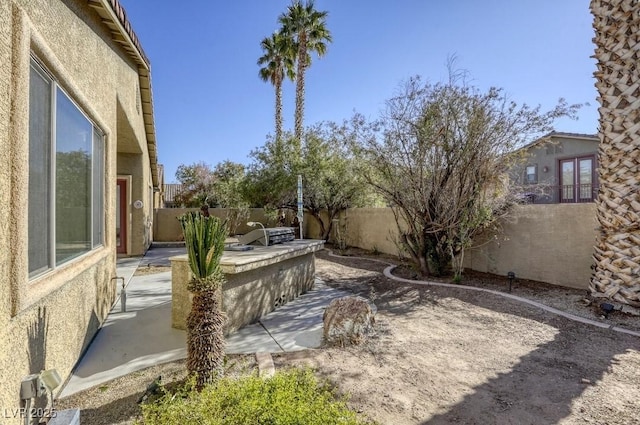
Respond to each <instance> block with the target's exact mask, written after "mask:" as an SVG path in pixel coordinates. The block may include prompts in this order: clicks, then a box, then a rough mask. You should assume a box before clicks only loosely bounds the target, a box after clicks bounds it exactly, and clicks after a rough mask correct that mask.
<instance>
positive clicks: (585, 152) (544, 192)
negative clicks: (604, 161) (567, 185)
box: [510, 132, 600, 204]
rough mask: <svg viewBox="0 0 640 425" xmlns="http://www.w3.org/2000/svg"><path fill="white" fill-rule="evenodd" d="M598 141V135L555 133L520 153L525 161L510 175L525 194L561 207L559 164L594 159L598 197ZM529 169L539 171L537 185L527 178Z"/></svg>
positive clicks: (538, 200) (540, 201)
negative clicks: (570, 160)
mask: <svg viewBox="0 0 640 425" xmlns="http://www.w3.org/2000/svg"><path fill="white" fill-rule="evenodd" d="M599 142H600V141H599V139H598V137H597V136H596V135H589V134H575V133H560V132H552V133H549V134H548V135H546V136H544V137H542V138H541V139H539V140H536V141H534V142H533V143H531V144H529V145H527V146H525V147H523V148H522V149H521V152H522V155H523V158H522V161H521V162H519V163H518V164H517V165H516V166H515V167H514V168H513V169H512V170H511V172H510V178H511V180H512V181H513V182H514V183H515V184H516V185H518V186H521V187H522V191H523V192H525V193H531V194H534V195H535V199H534V200H533V201H534V202H535V203H537V204H538V203H539V204H551V203H558V202H559V201H560V198H559V185H560V161H561V160H565V159H572V158H579V157H589V156H592V157H593V181H592V183H593V191H594V192H593V193H594V197H595V194H596V192H595V191H596V190H597V186H598V180H597V172H596V171H595V170H596V169H597V166H598V164H597V160H598V155H597V153H598V145H599ZM527 166H533V167H535V169H536V182H535V183H529V182H527V178H526V171H525V170H526V168H527Z"/></svg>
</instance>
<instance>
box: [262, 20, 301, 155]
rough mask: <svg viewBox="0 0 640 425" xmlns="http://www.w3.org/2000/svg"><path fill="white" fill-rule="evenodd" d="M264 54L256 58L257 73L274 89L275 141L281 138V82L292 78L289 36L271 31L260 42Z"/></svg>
mask: <svg viewBox="0 0 640 425" xmlns="http://www.w3.org/2000/svg"><path fill="white" fill-rule="evenodd" d="M260 47H262V50H263V51H264V54H263V55H262V56H260V58H259V59H258V65H261V66H262V65H264V66H263V67H262V68H260V71H259V75H260V78H262V80H263V81H268V82H270V83H271V84H273V86H274V87H275V89H276V143H281V139H282V82H283V81H284V78H285V77H287V78H289V79H290V80H291V81H293V80H294V78H295V76H296V73H295V71H294V62H295V49H294V46H293V44H292V43H291V39H290V38H289V37H286V36H284V34H282V33H277V32H276V33H273V35H272V36H271V37H266V38H265V39H263V40H262V41H261V42H260Z"/></svg>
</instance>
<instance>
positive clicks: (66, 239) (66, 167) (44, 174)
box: [28, 60, 104, 276]
mask: <svg viewBox="0 0 640 425" xmlns="http://www.w3.org/2000/svg"><path fill="white" fill-rule="evenodd" d="M103 139H104V138H103V135H102V132H101V131H100V130H99V129H98V128H97V127H96V126H95V125H94V124H93V123H92V122H91V121H90V120H89V119H88V118H87V117H86V116H85V115H84V113H83V112H82V111H81V110H80V109H79V108H78V107H77V106H76V104H75V103H73V101H72V100H71V99H70V98H69V96H67V95H66V94H65V92H64V91H62V89H61V88H60V87H59V86H58V85H57V84H56V82H55V80H54V79H53V78H51V76H50V75H49V74H48V73H47V72H46V71H45V70H44V69H43V68H42V67H41V66H40V65H39V64H38V63H37V62H36V61H35V60H32V61H31V75H30V81H29V211H28V215H29V229H28V234H29V275H30V276H35V275H38V274H41V273H43V272H45V271H47V270H49V269H52V268H55V267H56V266H58V265H60V264H63V263H65V262H67V261H69V260H71V259H73V258H76V257H78V256H79V255H82V254H84V253H86V252H88V251H90V250H92V249H93V248H96V247H98V246H100V245H102V243H103V241H104V236H103V233H104V201H103V198H104V186H103V185H104V140H103Z"/></svg>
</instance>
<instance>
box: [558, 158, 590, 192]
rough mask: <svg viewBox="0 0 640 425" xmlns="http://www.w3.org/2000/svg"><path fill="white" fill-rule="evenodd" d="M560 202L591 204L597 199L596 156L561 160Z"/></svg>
mask: <svg viewBox="0 0 640 425" xmlns="http://www.w3.org/2000/svg"><path fill="white" fill-rule="evenodd" d="M559 162H560V188H561V191H560V202H563V203H565V202H569V203H570V202H591V201H593V200H594V199H595V196H596V192H597V188H596V186H595V156H593V155H590V156H584V157H578V158H568V159H561V160H560V161H559Z"/></svg>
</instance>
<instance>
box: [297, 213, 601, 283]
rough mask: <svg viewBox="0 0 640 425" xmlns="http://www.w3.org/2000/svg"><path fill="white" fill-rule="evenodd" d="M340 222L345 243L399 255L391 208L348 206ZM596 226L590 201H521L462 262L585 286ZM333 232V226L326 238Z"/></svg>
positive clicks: (310, 225) (311, 226)
mask: <svg viewBox="0 0 640 425" xmlns="http://www.w3.org/2000/svg"><path fill="white" fill-rule="evenodd" d="M305 223H306V224H305V228H306V229H307V230H306V232H307V233H306V235H305V236H306V237H310V238H314V237H316V238H317V237H318V235H319V226H318V225H317V223H316V222H315V221H314V219H313V218H312V217H309V216H305ZM340 223H342V224H345V223H346V229H347V244H348V245H349V246H355V247H358V248H362V249H366V250H372V251H373V250H377V251H379V252H383V253H387V254H391V255H396V256H397V255H398V248H397V245H396V241H397V235H398V232H397V228H396V224H395V221H394V219H393V213H392V212H391V209H389V208H354V209H350V210H348V211H347V212H346V213H345V214H342V215H341V216H340ZM595 229H596V220H595V204H593V203H585V204H545V205H520V206H517V207H516V208H515V209H514V211H513V214H512V217H511V218H510V219H509V220H508V221H506V222H504V223H503V232H504V233H503V234H502V235H501V236H499V237H498V239H496V240H495V241H492V242H490V243H488V244H485V245H483V246H481V247H479V248H477V249H471V250H468V251H467V252H466V258H465V267H467V268H471V269H474V270H478V271H482V272H489V273H495V274H506V273H507V272H509V271H513V272H515V273H516V275H517V276H518V277H521V278H523V279H532V280H537V281H541V282H547V283H551V284H555V285H562V286H568V287H573V288H580V289H587V287H588V283H589V278H590V276H591V264H592V258H591V255H592V253H593V244H594V242H595V237H596V230H595ZM335 237H336V232H335V229H334V231H332V233H331V237H330V239H329V240H330V241H334V240H335ZM479 242H480V241H479Z"/></svg>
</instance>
